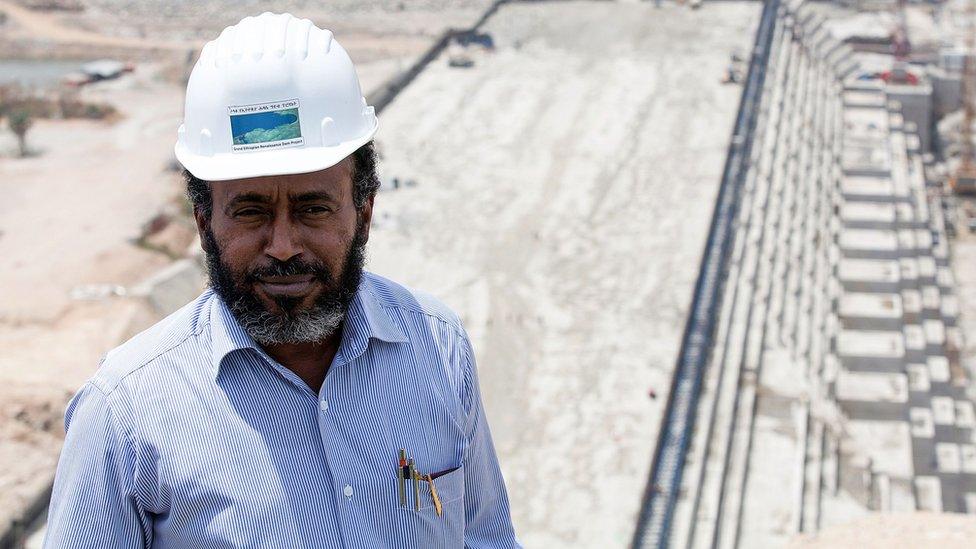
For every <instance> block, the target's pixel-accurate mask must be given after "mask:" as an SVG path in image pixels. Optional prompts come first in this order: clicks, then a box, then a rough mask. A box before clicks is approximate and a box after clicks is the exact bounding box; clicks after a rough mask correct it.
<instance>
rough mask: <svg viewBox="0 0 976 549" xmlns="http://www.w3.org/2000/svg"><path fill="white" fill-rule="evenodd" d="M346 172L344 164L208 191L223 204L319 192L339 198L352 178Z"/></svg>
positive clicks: (216, 186)
mask: <svg viewBox="0 0 976 549" xmlns="http://www.w3.org/2000/svg"><path fill="white" fill-rule="evenodd" d="M349 172H350V170H349V169H348V166H347V162H345V161H344V162H340V163H339V164H337V165H335V166H332V167H330V168H327V169H325V170H320V171H317V172H310V173H302V174H290V175H272V176H265V177H251V178H248V179H233V180H228V181H216V182H214V183H212V184H211V188H212V189H213V193H214V197H215V198H217V197H218V196H219V197H220V198H221V199H223V200H225V201H230V200H235V199H241V198H244V199H259V198H261V197H264V198H265V199H267V200H270V201H276V200H280V199H283V198H291V199H295V198H298V197H303V196H310V195H314V194H319V193H324V194H327V195H329V196H331V197H333V198H335V199H340V198H341V197H343V196H345V195H346V194H349V193H350V191H351V186H352V177H351V174H350V173H349Z"/></svg>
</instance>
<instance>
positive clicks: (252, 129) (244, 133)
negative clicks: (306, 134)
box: [230, 107, 302, 145]
mask: <svg viewBox="0 0 976 549" xmlns="http://www.w3.org/2000/svg"><path fill="white" fill-rule="evenodd" d="M230 127H231V133H232V134H233V135H234V144H235V145H249V144H252V143H268V142H271V141H284V140H287V139H294V138H296V137H301V136H302V129H301V127H300V126H299V123H298V108H297V107H295V108H292V109H283V110H279V111H266V112H256V113H250V114H238V115H232V116H231V117H230Z"/></svg>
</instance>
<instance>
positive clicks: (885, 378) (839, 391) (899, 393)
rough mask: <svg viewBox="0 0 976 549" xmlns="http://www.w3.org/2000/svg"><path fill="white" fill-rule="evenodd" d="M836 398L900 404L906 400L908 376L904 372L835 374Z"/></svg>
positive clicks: (844, 371)
mask: <svg viewBox="0 0 976 549" xmlns="http://www.w3.org/2000/svg"><path fill="white" fill-rule="evenodd" d="M836 395H837V400H843V401H851V402H872V403H887V404H898V405H899V408H898V409H899V410H900V409H901V408H900V405H902V404H904V403H905V402H908V378H907V376H906V375H905V374H888V373H878V372H849V371H846V370H842V371H841V372H840V373H839V374H838V376H837V385H836Z"/></svg>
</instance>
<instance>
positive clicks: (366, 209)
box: [359, 194, 376, 244]
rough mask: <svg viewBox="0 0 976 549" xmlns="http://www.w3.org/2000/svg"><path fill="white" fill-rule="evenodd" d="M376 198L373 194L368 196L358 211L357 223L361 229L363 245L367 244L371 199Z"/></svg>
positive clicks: (371, 214)
mask: <svg viewBox="0 0 976 549" xmlns="http://www.w3.org/2000/svg"><path fill="white" fill-rule="evenodd" d="M374 198H376V195H375V194H372V195H370V196H369V198H367V199H366V203H365V204H363V207H362V208H361V209H360V210H359V223H360V226H361V227H362V228H361V229H360V230H362V232H363V244H365V243H366V242H369V224H370V221H372V220H373V199H374Z"/></svg>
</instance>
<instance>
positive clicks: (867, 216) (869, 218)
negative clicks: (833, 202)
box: [840, 202, 895, 229]
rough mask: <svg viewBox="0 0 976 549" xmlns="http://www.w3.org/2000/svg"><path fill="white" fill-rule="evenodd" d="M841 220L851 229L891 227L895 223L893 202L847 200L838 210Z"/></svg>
mask: <svg viewBox="0 0 976 549" xmlns="http://www.w3.org/2000/svg"><path fill="white" fill-rule="evenodd" d="M840 217H841V221H843V223H844V226H845V227H847V228H851V229H892V228H894V225H895V207H894V205H893V204H878V203H872V202H847V203H846V204H844V205H843V206H842V207H841V210H840Z"/></svg>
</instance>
